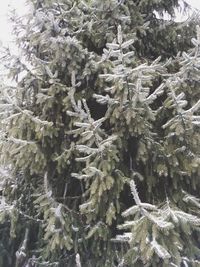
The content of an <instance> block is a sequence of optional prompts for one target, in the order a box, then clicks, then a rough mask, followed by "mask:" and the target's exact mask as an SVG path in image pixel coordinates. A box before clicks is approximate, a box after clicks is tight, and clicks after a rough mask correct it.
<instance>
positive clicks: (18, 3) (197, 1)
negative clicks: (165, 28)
mask: <svg viewBox="0 0 200 267" xmlns="http://www.w3.org/2000/svg"><path fill="white" fill-rule="evenodd" d="M186 1H187V2H188V4H190V5H191V6H193V7H195V8H198V9H200V0H186ZM25 3H26V1H25V0H5V1H2V0H0V42H2V43H3V45H7V44H8V43H9V42H10V41H11V39H12V34H11V26H10V23H8V20H7V14H8V10H9V8H15V9H16V11H17V12H18V13H19V14H25V13H26V10H27V6H26V4H25ZM178 17H179V18H180V19H182V18H181V17H180V15H178Z"/></svg>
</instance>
